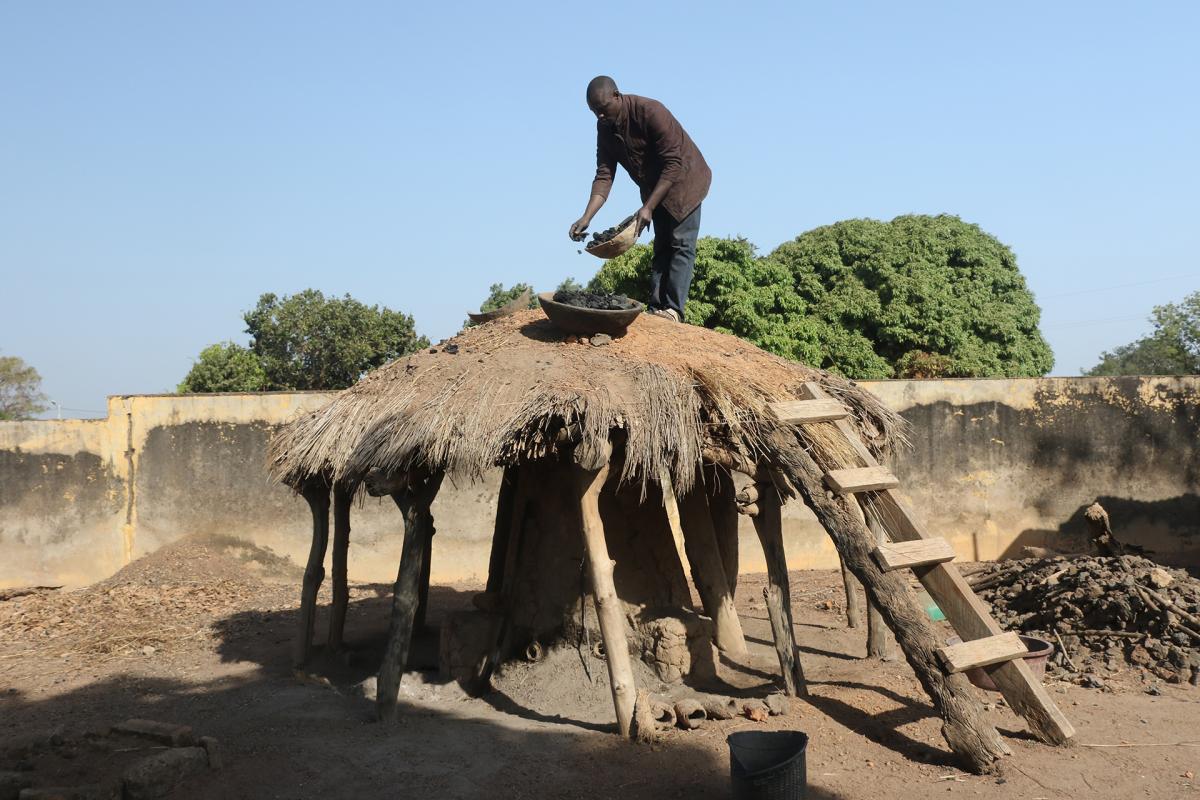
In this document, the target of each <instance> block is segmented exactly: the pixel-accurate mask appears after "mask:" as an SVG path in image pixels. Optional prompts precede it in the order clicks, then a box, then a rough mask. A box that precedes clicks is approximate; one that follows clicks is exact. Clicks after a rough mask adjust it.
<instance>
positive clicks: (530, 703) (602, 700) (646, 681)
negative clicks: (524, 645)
mask: <svg viewBox="0 0 1200 800" xmlns="http://www.w3.org/2000/svg"><path fill="white" fill-rule="evenodd" d="M630 660H631V661H632V662H633V676H634V680H635V682H636V683H637V686H638V688H639V689H646V690H647V691H650V692H654V693H656V694H663V695H667V694H670V693H671V692H672V691H675V692H679V691H686V690H684V689H683V687H681V686H679V685H675V686H669V685H667V684H665V683H663V682H662V681H660V680H659V679H658V676H657V675H655V674H654V670H653V669H651V668H650V667H649V666H648V665H647V664H646V663H645V662H644V661H642V660H641V659H640V658H631V659H630ZM492 686H493V688H494V689H495V690H496V692H498V693H499V694H500V695H503V696H504V697H506V698H507V699H508V701H509V702H511V703H512V704H514V705H516V706H520V707H521V708H524V709H527V710H529V711H532V712H534V713H535V714H538V715H540V716H544V717H550V718H554V717H569V718H571V719H573V720H575V721H577V722H584V723H589V724H604V725H608V724H611V723H612V721H613V699H612V690H611V689H610V688H609V681H608V665H607V664H606V663H605V661H604V659H603V658H602V657H598V656H596V655H593V654H592V652H591V651H590V650H587V649H583V652H582V655H581V653H580V651H579V650H577V649H575V648H574V647H572V646H570V645H562V646H559V647H554V648H551V649H550V650H549V651H548V652H547V653H546V655H545V656H544V657H543V658H542V660H541V661H537V662H534V663H530V662H527V661H509V662H506V663H505V664H503V665H502V666H501V667H500V669H499V671H498V672H497V673H496V675H495V676H494V677H493V678H492Z"/></svg>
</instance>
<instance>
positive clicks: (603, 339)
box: [591, 333, 612, 347]
mask: <svg viewBox="0 0 1200 800" xmlns="http://www.w3.org/2000/svg"><path fill="white" fill-rule="evenodd" d="M591 342H592V347H604V346H605V345H607V344H612V337H611V336H609V335H608V334H607V333H597V334H596V335H595V336H593V337H592V339H591Z"/></svg>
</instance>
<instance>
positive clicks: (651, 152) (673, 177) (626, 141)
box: [592, 94, 712, 222]
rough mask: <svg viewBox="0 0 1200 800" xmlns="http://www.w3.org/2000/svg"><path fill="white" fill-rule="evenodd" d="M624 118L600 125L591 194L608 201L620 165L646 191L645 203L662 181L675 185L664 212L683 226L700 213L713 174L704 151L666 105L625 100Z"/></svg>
mask: <svg viewBox="0 0 1200 800" xmlns="http://www.w3.org/2000/svg"><path fill="white" fill-rule="evenodd" d="M621 104H622V109H623V112H624V113H623V114H622V115H621V118H620V119H619V120H615V121H611V122H610V121H608V120H597V121H596V178H595V180H593V181H592V194H598V195H600V196H601V197H603V198H605V199H607V198H608V192H609V189H611V188H612V182H613V175H614V174H615V173H616V169H617V164H620V165H621V166H622V167H624V168H625V171H626V172H628V173H629V177H631V178H633V182H634V183H636V184H637V185H638V188H640V189H641V191H642V202H643V203H644V202H646V199H647V198H649V197H650V193H651V192H653V191H654V187H655V185H657V183H658V179H659V177H660V176H661V177H665V178H667V179H669V180H670V181H671V182H672V185H671V188H670V190H668V191H667V195H666V197H664V198H663V201H662V207H663V209H665V210H666V211H667V213H668V214H670V215H671V216H672V217H674V218H675V220H676V221H677V222H678V221H681V220H683V219H684V218H685V217H686V216H687V215H688V214H690V213H692V212H693V211H695V210H696V207H697V206H699V205H700V202H701V201H702V200H704V198H705V196H706V195H707V194H708V187H709V185H710V184H711V183H712V170H710V169H709V168H708V163H707V162H705V160H704V156H703V155H701V154H700V148H698V147H696V143H695V142H693V141H692V138H691V137H690V136H688V135H687V131H685V130H684V129H683V126H682V125H680V124H679V120H677V119H675V117H674V115H672V114H671V112H670V111H668V110H667V108H666V106H664V105H663V104H662V103H660V102H658V101H657V100H651V99H650V98H649V97H638V96H637V95H635V94H623V95H621Z"/></svg>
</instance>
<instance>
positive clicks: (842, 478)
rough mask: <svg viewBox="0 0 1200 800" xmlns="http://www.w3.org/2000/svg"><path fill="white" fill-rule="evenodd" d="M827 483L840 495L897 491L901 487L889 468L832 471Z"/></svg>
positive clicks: (826, 480)
mask: <svg viewBox="0 0 1200 800" xmlns="http://www.w3.org/2000/svg"><path fill="white" fill-rule="evenodd" d="M825 483H827V484H828V485H829V488H830V489H833V490H834V491H835V492H837V493H838V494H850V493H851V492H873V491H875V490H877V489H895V488H896V487H897V486H899V485H900V481H899V479H897V478H896V476H895V475H893V474H892V471H891V470H890V469H888V468H887V467H859V468H858V469H835V470H830V471H829V473H828V474H827V475H826V476H825Z"/></svg>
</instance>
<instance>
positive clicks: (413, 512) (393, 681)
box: [375, 473, 442, 720]
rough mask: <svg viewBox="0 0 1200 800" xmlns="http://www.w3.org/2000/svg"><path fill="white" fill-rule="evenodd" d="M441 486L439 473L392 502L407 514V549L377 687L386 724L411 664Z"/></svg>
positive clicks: (412, 484)
mask: <svg viewBox="0 0 1200 800" xmlns="http://www.w3.org/2000/svg"><path fill="white" fill-rule="evenodd" d="M441 485H442V474H441V473H438V474H436V475H434V476H432V477H429V478H426V479H424V480H423V481H421V480H411V481H410V482H409V483H408V485H407V486H406V487H405V488H403V489H401V490H400V491H397V492H395V493H394V494H392V499H393V500H395V501H396V505H397V506H399V508H400V511H401V513H402V514H404V545H403V548H402V552H401V555H400V569H399V570H398V572H397V575H396V583H395V585H394V586H393V588H392V620H391V625H390V627H389V630H388V643H387V650H386V651H385V652H384V655H383V663H382V664H381V665H380V667H379V681H378V683H377V684H376V694H375V707H376V709H377V711H378V713H379V718H380V719H383V720H388V719H392V718H393V717H395V715H396V699H397V697H398V696H399V694H400V678H401V677H402V676H403V674H404V667H405V665H406V664H407V662H408V648H409V645H411V644H412V633H413V621H414V619H415V618H416V614H417V603H418V599H419V595H420V579H421V570H422V569H423V567H424V558H425V550H426V549H427V548H428V545H429V539H430V537H431V536H432V533H431V531H432V530H433V515H432V514H431V513H429V505H430V504H431V503H432V502H433V498H434V497H436V496H437V491H438V488H439V487H440V486H441Z"/></svg>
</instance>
